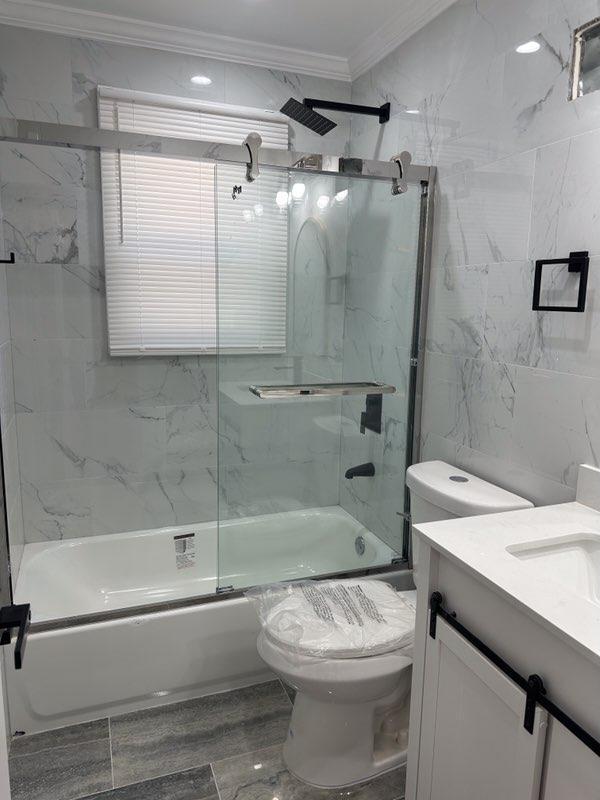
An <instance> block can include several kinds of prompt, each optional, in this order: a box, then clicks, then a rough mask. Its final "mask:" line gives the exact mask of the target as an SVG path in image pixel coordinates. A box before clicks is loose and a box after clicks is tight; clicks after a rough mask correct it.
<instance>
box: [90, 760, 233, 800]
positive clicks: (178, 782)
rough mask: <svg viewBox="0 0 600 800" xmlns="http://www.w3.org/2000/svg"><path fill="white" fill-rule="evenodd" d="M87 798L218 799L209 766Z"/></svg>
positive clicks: (144, 799) (149, 799) (121, 799)
mask: <svg viewBox="0 0 600 800" xmlns="http://www.w3.org/2000/svg"><path fill="white" fill-rule="evenodd" d="M85 800H218V796H217V788H216V786H215V782H214V781H213V777H212V771H211V768H210V767H209V766H206V767H198V768H197V769H189V770H186V771H185V772H178V773H177V774H176V775H165V776H164V777H162V778H153V779H152V780H150V781H144V782H143V783H134V784H130V785H129V786H123V787H122V788H120V789H113V790H112V791H110V792H102V794H94V795H92V796H91V797H86V798H85Z"/></svg>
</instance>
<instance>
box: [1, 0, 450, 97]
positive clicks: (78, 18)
mask: <svg viewBox="0 0 600 800" xmlns="http://www.w3.org/2000/svg"><path fill="white" fill-rule="evenodd" d="M454 2H456V0H408V5H407V7H404V8H403V9H402V11H399V12H397V13H396V14H395V16H394V17H393V18H392V19H391V20H389V21H388V22H387V23H386V24H385V25H383V26H382V27H381V28H380V29H379V30H377V31H375V33H372V34H371V35H370V36H368V37H367V38H366V39H365V40H364V41H363V42H362V43H361V44H360V46H359V47H358V48H357V49H356V50H355V51H354V52H353V53H352V54H351V56H350V58H343V57H341V56H331V55H326V54H324V53H313V52H311V51H309V50H298V49H294V48H291V47H280V46H278V45H273V44H265V43H264V42H253V41H248V40H246V39H237V38H235V37H233V36H222V35H219V34H213V33H206V32H204V31H199V30H190V29H188V28H178V27H176V26H173V25H160V24H157V23H154V22H145V21H143V20H139V19H131V18H130V17H121V16H116V15H114V14H103V13H101V12H99V11H84V10H82V9H74V8H68V7H66V6H61V5H56V4H54V3H45V2H40V0H0V24H5V25H16V26H18V27H20V28H33V29H36V30H42V31H48V32H50V33H56V34H59V35H62V36H75V37H79V38H82V39H98V40H100V41H104V42H113V43H115V44H123V45H133V46H135V47H152V48H155V49H157V50H169V51H172V52H176V53H185V54H186V55H191V56H202V57H204V58H215V59H218V60H219V61H235V62H237V63H238V64H250V65H252V66H255V67H265V68H267V69H277V70H282V71H285V72H299V73H301V74H303V75H313V76H315V77H318V78H329V79H333V80H338V81H346V82H347V81H351V80H354V79H355V78H358V77H359V76H360V75H362V74H363V73H365V72H367V70H369V69H371V67H373V66H375V64H377V62H378V61H381V60H382V59H383V58H385V56H387V55H388V54H389V53H390V52H391V51H392V50H394V49H395V48H396V47H398V45H400V44H402V42H405V41H406V40H407V39H409V38H410V37H411V36H412V35H413V34H414V33H416V32H417V31H418V30H419V29H420V28H422V27H424V26H425V25H427V23H428V22H430V21H431V20H432V19H434V17H436V16H438V14H441V13H442V11H445V9H446V8H448V7H449V6H450V5H452V4H453V3H454Z"/></svg>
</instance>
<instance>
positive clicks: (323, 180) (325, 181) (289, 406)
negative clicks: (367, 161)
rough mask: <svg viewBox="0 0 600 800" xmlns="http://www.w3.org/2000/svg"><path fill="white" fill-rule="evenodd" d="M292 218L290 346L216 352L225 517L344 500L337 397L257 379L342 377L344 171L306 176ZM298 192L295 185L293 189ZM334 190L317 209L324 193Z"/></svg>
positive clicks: (285, 380) (299, 380) (345, 229)
mask: <svg viewBox="0 0 600 800" xmlns="http://www.w3.org/2000/svg"><path fill="white" fill-rule="evenodd" d="M295 182H296V183H300V182H302V183H303V184H304V194H303V196H302V197H301V198H300V197H299V198H298V199H296V200H293V201H292V203H291V205H290V206H289V209H288V219H289V284H288V297H289V302H288V308H289V319H288V348H287V353H286V354H285V355H283V356H270V357H248V356H244V357H240V356H222V357H220V359H219V386H220V393H219V423H220V425H219V499H220V505H219V518H220V519H226V518H230V517H239V516H247V515H251V514H266V513H271V512H278V511H290V510H294V509H298V508H305V507H308V506H311V505H312V506H329V505H337V504H338V502H339V485H338V476H339V464H340V410H341V404H340V401H339V399H336V398H333V399H316V398H308V399H303V400H259V399H257V398H255V397H254V396H253V395H251V394H250V393H249V392H248V384H250V383H310V382H315V381H316V382H321V381H324V380H333V381H336V380H341V378H342V359H343V336H344V312H345V305H344V299H345V284H346V266H347V265H346V262H347V256H346V245H347V240H348V224H349V220H348V198H347V196H346V197H345V198H344V197H342V198H341V199H339V200H335V199H334V198H335V196H336V194H337V193H338V192H343V191H344V190H345V189H346V188H347V186H348V181H347V180H346V179H341V180H336V179H334V178H328V177H324V176H312V175H305V176H302V178H300V177H298V178H297V179H295ZM296 191H297V192H298V187H297V188H296ZM324 197H327V198H329V200H330V202H329V204H328V205H327V207H323V208H320V207H319V205H318V201H319V198H324Z"/></svg>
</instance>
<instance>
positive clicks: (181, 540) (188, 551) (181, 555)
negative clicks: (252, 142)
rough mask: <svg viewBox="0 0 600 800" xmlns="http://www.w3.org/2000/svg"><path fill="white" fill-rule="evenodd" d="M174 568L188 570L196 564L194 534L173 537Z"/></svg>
mask: <svg viewBox="0 0 600 800" xmlns="http://www.w3.org/2000/svg"><path fill="white" fill-rule="evenodd" d="M173 541H174V542H175V566H176V567H177V569H188V568H189V567H193V566H194V564H195V563H196V534H195V533H182V534H180V535H179V536H174V537H173Z"/></svg>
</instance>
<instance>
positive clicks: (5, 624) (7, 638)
mask: <svg viewBox="0 0 600 800" xmlns="http://www.w3.org/2000/svg"><path fill="white" fill-rule="evenodd" d="M30 622H31V608H30V606H29V603H24V604H22V605H17V606H14V605H13V606H4V607H3V608H0V631H1V632H2V633H1V634H0V645H1V646H6V645H7V644H10V642H11V639H12V635H13V632H14V631H16V632H17V641H16V644H15V669H21V667H22V666H23V658H24V657H25V645H26V644H27V633H28V631H29V624H30Z"/></svg>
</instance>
